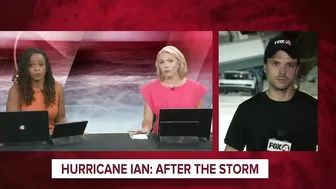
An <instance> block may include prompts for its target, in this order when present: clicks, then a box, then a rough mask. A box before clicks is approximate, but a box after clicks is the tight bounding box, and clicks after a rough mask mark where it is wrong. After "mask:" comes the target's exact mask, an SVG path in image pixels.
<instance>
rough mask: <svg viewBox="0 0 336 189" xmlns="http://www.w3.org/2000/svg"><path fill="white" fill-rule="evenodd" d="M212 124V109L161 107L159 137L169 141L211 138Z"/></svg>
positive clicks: (194, 140)
mask: <svg viewBox="0 0 336 189" xmlns="http://www.w3.org/2000/svg"><path fill="white" fill-rule="evenodd" d="M211 125H212V109H161V110H160V120H159V133H158V137H159V140H160V141H165V142H169V143H171V142H172V143H176V142H177V143H185V142H186V141H188V140H191V142H192V143H193V142H198V141H203V140H209V139H210V132H211ZM185 139H187V140H185ZM177 140H181V142H178V141H177ZM183 140H184V141H183ZM187 143H188V142H187Z"/></svg>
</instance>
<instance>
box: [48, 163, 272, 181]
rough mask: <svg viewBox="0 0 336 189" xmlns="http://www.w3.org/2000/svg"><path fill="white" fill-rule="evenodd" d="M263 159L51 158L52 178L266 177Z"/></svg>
mask: <svg viewBox="0 0 336 189" xmlns="http://www.w3.org/2000/svg"><path fill="white" fill-rule="evenodd" d="M268 163H269V162H268V160H267V159H253V160H252V159H230V160H220V159H159V160H158V159H116V160H112V159H85V160H83V159H53V160H52V178H54V179H74V178H76V179H88V178H92V179H97V178H105V179H106V178H112V179H113V178H117V179H120V178H123V179H126V178H142V179H146V178H148V179H154V178H155V179H162V178H198V179H209V178H236V179H237V178H260V179H267V178H269V167H268Z"/></svg>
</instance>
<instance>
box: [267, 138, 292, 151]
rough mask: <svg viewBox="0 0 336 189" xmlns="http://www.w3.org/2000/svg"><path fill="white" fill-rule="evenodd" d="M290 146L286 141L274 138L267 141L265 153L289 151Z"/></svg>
mask: <svg viewBox="0 0 336 189" xmlns="http://www.w3.org/2000/svg"><path fill="white" fill-rule="evenodd" d="M291 147H292V144H291V143H290V142H287V141H280V140H276V139H274V138H272V139H269V140H268V144H267V151H278V152H280V151H290V150H291Z"/></svg>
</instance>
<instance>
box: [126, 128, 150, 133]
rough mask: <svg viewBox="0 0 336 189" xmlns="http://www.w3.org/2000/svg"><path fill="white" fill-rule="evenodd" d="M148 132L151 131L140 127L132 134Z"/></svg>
mask: <svg viewBox="0 0 336 189" xmlns="http://www.w3.org/2000/svg"><path fill="white" fill-rule="evenodd" d="M147 133H150V131H149V130H147V129H144V128H142V129H138V130H135V131H134V132H132V133H131V135H136V134H147Z"/></svg>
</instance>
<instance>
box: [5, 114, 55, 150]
mask: <svg viewBox="0 0 336 189" xmlns="http://www.w3.org/2000/svg"><path fill="white" fill-rule="evenodd" d="M47 141H49V116H48V112H47V111H22V112H0V144H16V143H20V144H21V143H34V142H47Z"/></svg>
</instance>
